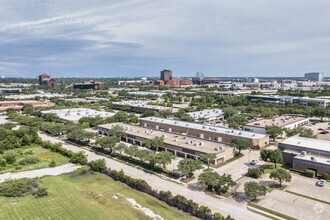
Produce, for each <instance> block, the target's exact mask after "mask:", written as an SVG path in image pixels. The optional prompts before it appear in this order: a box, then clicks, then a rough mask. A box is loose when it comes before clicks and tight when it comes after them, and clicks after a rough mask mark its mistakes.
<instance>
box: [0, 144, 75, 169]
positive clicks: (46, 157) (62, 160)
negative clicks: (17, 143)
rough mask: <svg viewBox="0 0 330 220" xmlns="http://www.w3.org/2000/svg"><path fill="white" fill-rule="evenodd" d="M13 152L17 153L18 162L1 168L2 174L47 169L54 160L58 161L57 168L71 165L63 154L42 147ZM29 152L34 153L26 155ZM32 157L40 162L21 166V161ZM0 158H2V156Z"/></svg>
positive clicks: (20, 149)
mask: <svg viewBox="0 0 330 220" xmlns="http://www.w3.org/2000/svg"><path fill="white" fill-rule="evenodd" d="M13 151H15V152H16V162H15V163H14V164H8V163H7V165H6V167H2V168H0V174H1V173H7V172H20V171H27V170H35V169H41V168H47V167H49V163H50V162H51V161H52V160H53V159H54V160H55V161H56V166H60V165H63V164H67V163H69V158H67V157H65V156H62V155H61V154H58V153H55V152H51V151H50V150H48V149H45V148H42V147H40V146H34V147H29V148H19V149H13ZM28 151H32V153H33V154H26V152H28ZM31 156H33V157H37V158H39V160H40V161H39V162H38V163H36V164H26V165H19V161H20V160H21V159H23V158H26V157H31ZM0 158H2V156H1V155H0ZM17 167H19V169H17Z"/></svg>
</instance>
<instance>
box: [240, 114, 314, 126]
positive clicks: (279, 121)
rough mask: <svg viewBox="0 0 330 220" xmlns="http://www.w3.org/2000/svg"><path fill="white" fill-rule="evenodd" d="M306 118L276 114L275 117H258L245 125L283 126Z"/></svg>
mask: <svg viewBox="0 0 330 220" xmlns="http://www.w3.org/2000/svg"><path fill="white" fill-rule="evenodd" d="M306 119H308V118H305V117H298V116H290V115H283V116H278V117H275V118H265V119H260V120H257V121H253V122H249V123H247V124H246V126H253V127H259V128H266V127H269V126H278V127H285V126H287V125H290V124H294V123H297V122H301V121H304V120H306Z"/></svg>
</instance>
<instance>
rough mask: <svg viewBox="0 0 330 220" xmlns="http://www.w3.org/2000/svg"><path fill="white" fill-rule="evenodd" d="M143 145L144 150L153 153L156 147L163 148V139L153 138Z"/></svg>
mask: <svg viewBox="0 0 330 220" xmlns="http://www.w3.org/2000/svg"><path fill="white" fill-rule="evenodd" d="M143 145H144V146H145V147H146V148H149V149H152V150H154V153H155V152H156V150H157V149H158V147H163V146H164V138H163V137H154V138H152V139H149V140H146V141H145V142H144V143H143Z"/></svg>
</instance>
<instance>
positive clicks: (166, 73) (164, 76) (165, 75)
mask: <svg viewBox="0 0 330 220" xmlns="http://www.w3.org/2000/svg"><path fill="white" fill-rule="evenodd" d="M160 79H161V80H163V81H164V82H167V81H169V80H171V79H172V71H171V70H163V71H161V72H160Z"/></svg>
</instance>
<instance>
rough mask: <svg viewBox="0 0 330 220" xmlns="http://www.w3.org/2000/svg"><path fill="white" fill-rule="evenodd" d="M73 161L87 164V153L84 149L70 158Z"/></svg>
mask: <svg viewBox="0 0 330 220" xmlns="http://www.w3.org/2000/svg"><path fill="white" fill-rule="evenodd" d="M70 162H71V163H80V164H81V165H85V164H87V155H86V153H85V152H84V151H79V152H78V153H75V154H74V155H73V156H72V157H71V158H70Z"/></svg>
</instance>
